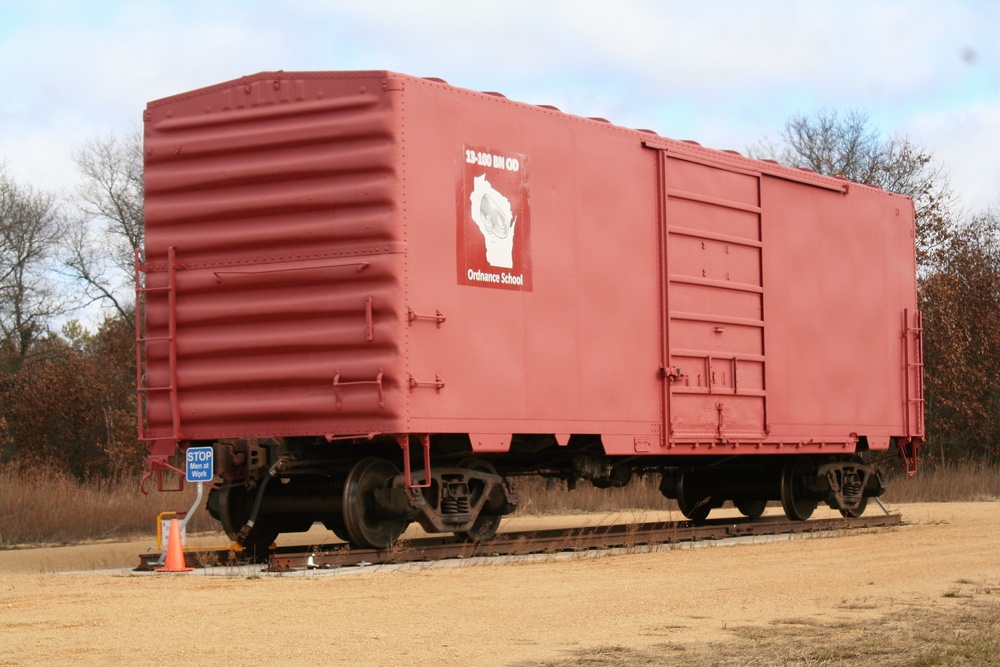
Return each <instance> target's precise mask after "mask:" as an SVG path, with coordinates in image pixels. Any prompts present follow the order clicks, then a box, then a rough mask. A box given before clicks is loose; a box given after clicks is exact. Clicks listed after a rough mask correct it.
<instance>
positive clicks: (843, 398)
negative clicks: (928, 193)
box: [143, 72, 923, 455]
mask: <svg viewBox="0 0 1000 667" xmlns="http://www.w3.org/2000/svg"><path fill="white" fill-rule="evenodd" d="M145 121H146V123H145V125H146V158H147V162H146V198H147V199H146V265H145V267H144V271H145V278H146V291H145V292H144V294H143V296H144V297H145V300H146V304H145V309H144V312H145V314H146V332H145V338H146V340H147V342H146V343H145V345H144V349H145V362H144V368H145V378H144V381H145V385H144V386H145V387H147V389H146V390H145V391H144V392H143V393H144V398H145V401H144V403H145V407H146V409H145V420H144V421H143V423H144V424H145V426H144V428H145V432H144V433H143V436H144V437H145V438H147V439H149V440H150V441H151V442H152V443H153V445H152V446H153V451H154V453H160V454H169V453H171V452H172V449H173V447H174V443H175V442H176V441H186V440H212V439H217V438H230V437H267V436H290V435H309V436H325V437H326V438H327V439H328V440H330V441H331V442H336V441H337V440H339V439H343V438H348V437H352V436H363V437H370V436H373V435H376V434H393V435H400V434H428V433H468V434H470V435H471V436H472V443H473V448H474V449H475V450H477V451H481V452H490V451H500V452H502V451H505V450H506V449H507V448H508V447H509V446H510V437H511V434H514V433H538V434H554V435H556V436H557V439H559V441H560V442H561V443H565V442H566V439H567V436H568V434H600V435H601V436H602V440H603V442H604V446H605V450H606V451H607V453H609V454H629V455H636V454H638V455H658V454H721V453H749V454H757V453H761V454H766V453H786V452H794V453H800V452H801V453H806V452H825V453H841V452H853V451H854V449H855V446H856V444H857V441H858V439H859V438H860V437H865V438H867V439H868V442H869V444H870V446H871V447H872V448H873V449H885V448H887V447H888V446H889V443H890V438H903V439H907V440H908V441H919V439H920V438H922V436H923V410H922V394H921V390H920V387H921V377H922V376H921V374H922V360H921V357H920V352H919V349H920V333H919V331H920V323H919V314H918V313H917V304H916V290H915V277H914V275H915V266H914V252H913V246H914V241H913V207H912V203H911V202H910V201H909V200H908V199H905V198H903V197H898V196H895V195H891V194H888V193H885V192H882V191H880V190H877V189H873V188H868V187H864V186H859V185H855V184H850V183H847V182H846V181H842V180H838V179H832V178H826V177H822V176H819V175H816V174H813V173H811V172H804V171H800V170H793V169H788V168H784V167H780V166H778V165H776V164H773V163H767V162H759V161H754V160H750V159H746V158H743V157H740V156H738V155H733V154H731V153H726V152H720V151H714V150H709V149H706V148H702V147H700V146H697V145H695V144H690V143H685V142H678V141H673V140H670V139H667V138H663V137H659V136H657V135H655V134H652V133H648V132H642V131H635V130H628V129H624V128H620V127H616V126H614V125H611V124H609V123H606V122H601V121H597V120H590V119H583V118H579V117H574V116H570V115H567V114H563V113H561V112H558V111H556V110H552V109H549V108H543V107H537V106H532V105H527V104H520V103H516V102H512V101H510V100H507V99H506V98H503V97H499V96H496V95H489V94H483V93H476V92H472V91H468V90H463V89H458V88H454V87H451V86H449V85H447V84H445V83H443V82H440V81H434V80H424V79H418V78H414V77H408V76H403V75H398V74H393V73H387V72H325V73H324V72H321V73H293V72H279V73H263V74H259V75H254V76H251V77H246V78H244V79H239V80H236V81H232V82H228V83H224V84H220V85H218V86H214V87H211V88H206V89H202V90H197V91H193V92H190V93H186V94H184V95H179V96H175V97H171V98H166V99H163V100H159V101H156V102H152V103H150V105H149V107H148V109H147V111H146V116H145ZM171 248H173V249H174V250H173V251H171ZM170 252H173V253H175V257H174V258H173V259H170V258H168V253H170ZM171 267H173V268H171ZM171 275H173V276H174V278H171ZM171 280H174V281H175V286H174V287H173V288H172V289H166V288H167V287H169V286H170V281H171ZM171 299H173V300H174V302H173V305H171V301H170V300H171ZM901 323H902V326H901ZM172 330H173V331H172ZM164 339H170V340H172V341H173V342H172V343H171V344H169V345H168V344H163V343H154V342H153V341H154V340H164ZM173 355H175V356H173ZM172 357H173V358H174V361H173V362H172V361H171V359H172ZM171 385H172V386H174V387H175V388H176V389H175V392H174V393H175V395H176V399H175V400H172V398H171V392H167V391H157V390H155V389H153V388H155V387H168V386H171Z"/></svg>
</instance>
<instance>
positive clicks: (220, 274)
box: [212, 262, 370, 283]
mask: <svg viewBox="0 0 1000 667" xmlns="http://www.w3.org/2000/svg"><path fill="white" fill-rule="evenodd" d="M369 266H370V264H369V263H368V262H352V263H350V264H324V265H323V266H297V267H295V268H293V269H259V270H256V271H213V272H212V275H213V276H215V282H217V283H221V282H222V277H223V276H235V277H248V276H263V275H270V274H274V273H295V272H301V271H324V270H326V269H350V268H356V270H357V272H358V273H361V272H362V271H364V270H365V269H367V268H368V267H369Z"/></svg>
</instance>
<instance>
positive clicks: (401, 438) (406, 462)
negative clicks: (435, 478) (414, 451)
mask: <svg viewBox="0 0 1000 667" xmlns="http://www.w3.org/2000/svg"><path fill="white" fill-rule="evenodd" d="M417 437H418V438H420V446H421V447H422V448H423V450H424V482H423V484H416V483H414V481H413V470H412V469H411V466H410V435H409V434H408V433H397V434H396V442H398V443H399V446H400V447H401V448H402V450H403V478H404V479H405V480H406V488H408V489H426V488H429V487H430V485H431V436H430V435H429V434H426V433H422V434H421V435H418V436H417Z"/></svg>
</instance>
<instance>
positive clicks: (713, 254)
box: [658, 149, 767, 448]
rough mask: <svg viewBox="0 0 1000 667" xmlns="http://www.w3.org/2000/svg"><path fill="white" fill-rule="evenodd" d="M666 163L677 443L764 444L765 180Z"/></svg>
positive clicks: (667, 351) (669, 417) (664, 212)
mask: <svg viewBox="0 0 1000 667" xmlns="http://www.w3.org/2000/svg"><path fill="white" fill-rule="evenodd" d="M692 152H694V151H692ZM659 154H660V159H659V170H658V171H659V177H660V187H661V193H660V201H661V207H660V208H661V224H662V227H663V228H662V230H661V243H662V244H663V252H662V257H663V273H664V275H663V294H664V304H663V308H664V317H663V322H664V329H665V331H664V352H663V355H664V358H665V364H664V368H665V370H664V373H663V376H664V383H665V387H664V401H665V405H664V413H665V420H666V421H667V424H666V426H667V433H668V437H669V443H670V444H671V445H674V446H676V445H688V446H695V447H700V446H701V445H707V446H708V447H709V448H712V447H715V446H717V445H719V444H723V443H728V442H736V441H744V442H745V441H755V440H756V441H759V440H761V439H762V438H763V437H764V435H765V431H766V429H767V426H766V423H767V419H766V400H767V388H766V386H765V382H764V378H765V373H764V364H765V349H764V311H763V301H764V298H763V297H764V285H763V282H762V278H761V274H762V271H761V254H762V252H763V244H762V242H761V201H760V174H758V173H754V172H751V171H746V170H742V169H738V168H734V167H732V166H727V165H722V164H718V163H716V162H713V161H710V160H708V159H704V158H702V157H701V156H700V155H697V154H687V153H686V152H678V151H674V150H673V149H665V150H660V153H659Z"/></svg>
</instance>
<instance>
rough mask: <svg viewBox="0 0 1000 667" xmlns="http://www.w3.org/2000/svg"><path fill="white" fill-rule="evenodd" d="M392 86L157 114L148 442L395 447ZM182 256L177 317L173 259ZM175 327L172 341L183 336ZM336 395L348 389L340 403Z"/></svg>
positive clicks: (260, 96) (149, 200)
mask: <svg viewBox="0 0 1000 667" xmlns="http://www.w3.org/2000/svg"><path fill="white" fill-rule="evenodd" d="M384 79H385V77H384V76H382V75H380V74H378V73H359V74H354V75H347V76H338V77H329V76H310V75H296V76H295V77H288V76H284V75H275V76H274V78H268V77H266V76H265V77H253V78H251V79H247V80H246V81H237V82H233V83H230V84H224V85H220V86H216V87H213V88H208V89H204V90H200V91H195V92H192V93H189V94H186V95H182V96H177V97H174V98H168V99H165V100H161V101H159V102H154V103H151V104H150V105H149V107H148V109H147V112H146V118H145V121H146V137H145V139H146V172H145V173H146V262H147V264H148V272H147V274H146V285H147V287H148V288H154V289H151V290H150V291H147V292H146V294H145V296H146V307H145V312H146V327H147V331H146V336H147V337H148V338H161V337H165V336H167V335H168V333H169V328H170V327H171V326H174V327H175V328H176V332H177V333H176V343H175V354H176V360H177V361H176V371H175V372H176V384H177V399H178V401H179V408H180V414H179V433H174V432H173V431H174V427H173V420H174V417H175V415H174V410H173V408H172V407H171V397H170V394H171V392H170V391H169V390H167V389H155V388H160V387H169V386H170V385H171V377H170V375H171V364H170V361H169V357H170V355H171V350H170V348H171V343H170V342H169V341H150V342H148V343H146V354H147V366H146V383H145V384H146V386H147V387H150V388H154V389H150V390H148V391H147V392H146V402H147V420H148V433H147V435H149V436H151V437H169V436H178V437H181V438H191V439H209V438H218V437H236V436H251V435H252V436H266V435H295V434H323V433H343V432H352V433H365V432H369V431H379V430H394V429H395V427H396V426H398V423H397V420H399V419H400V418H401V416H402V414H403V413H404V412H405V398H406V391H407V390H406V387H405V386H401V385H400V382H399V378H400V377H401V375H402V373H401V369H400V367H401V362H400V358H399V357H400V350H399V349H398V339H399V335H400V327H401V324H400V323H401V322H402V321H403V320H404V314H402V313H400V311H399V309H400V304H401V303H402V296H401V290H402V286H401V284H400V281H399V275H400V272H401V266H402V260H401V257H402V252H403V232H402V227H401V225H400V220H399V218H398V216H397V211H396V201H397V200H398V197H399V195H398V193H399V189H400V175H399V173H398V165H399V146H398V142H397V139H396V133H397V125H398V110H397V109H396V108H395V100H394V95H395V94H396V93H394V92H391V91H389V92H387V91H385V90H383V85H384ZM171 246H172V247H174V248H175V252H176V270H175V275H176V290H175V294H176V308H175V309H174V312H171V307H170V301H171V299H170V295H169V290H164V291H160V290H157V289H155V288H163V287H167V286H168V282H169V275H170V271H169V270H168V266H167V256H168V248H169V247H171ZM171 320H173V324H172V325H171ZM335 383H336V384H337V385H339V386H335Z"/></svg>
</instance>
